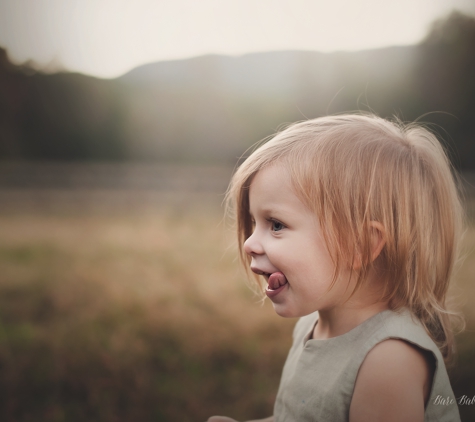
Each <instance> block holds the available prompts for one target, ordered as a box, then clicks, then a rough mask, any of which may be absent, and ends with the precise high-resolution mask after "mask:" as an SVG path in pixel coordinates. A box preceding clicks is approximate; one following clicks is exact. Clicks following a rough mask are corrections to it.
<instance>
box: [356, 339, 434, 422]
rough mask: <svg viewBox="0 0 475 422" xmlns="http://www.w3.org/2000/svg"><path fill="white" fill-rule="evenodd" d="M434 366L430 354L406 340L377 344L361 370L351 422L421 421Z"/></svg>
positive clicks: (385, 341)
mask: <svg viewBox="0 0 475 422" xmlns="http://www.w3.org/2000/svg"><path fill="white" fill-rule="evenodd" d="M435 365H436V364H435V360H434V357H433V355H432V354H431V353H429V352H427V351H424V350H423V349H421V348H419V347H416V346H415V345H413V344H411V343H409V342H407V341H404V340H401V339H393V338H390V339H386V340H384V341H382V342H380V343H378V344H376V345H375V346H374V347H373V348H372V349H371V350H370V351H369V352H368V354H367V355H366V357H365V359H364V361H363V363H362V364H361V366H360V368H359V371H358V376H357V378H356V383H355V388H354V393H353V398H352V401H351V406H350V420H352V421H359V420H370V419H371V420H372V419H374V418H375V417H376V419H380V418H384V420H386V421H388V420H391V419H388V417H390V418H395V419H394V420H421V421H422V420H423V419H424V408H425V405H426V403H427V401H428V400H429V395H430V389H431V386H432V380H433V377H434V371H435ZM375 397H378V400H376V401H375V400H374V398H375ZM401 403H404V406H401Z"/></svg>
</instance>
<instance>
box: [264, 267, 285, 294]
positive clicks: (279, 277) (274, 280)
mask: <svg viewBox="0 0 475 422" xmlns="http://www.w3.org/2000/svg"><path fill="white" fill-rule="evenodd" d="M267 283H268V286H267V289H266V295H267V296H268V297H269V298H270V297H273V296H276V295H277V294H279V293H280V292H281V291H282V290H283V289H284V287H285V286H286V284H288V281H287V278H286V277H285V275H284V274H283V273H281V272H280V271H277V272H275V273H272V274H271V275H270V276H269V278H268V280H267Z"/></svg>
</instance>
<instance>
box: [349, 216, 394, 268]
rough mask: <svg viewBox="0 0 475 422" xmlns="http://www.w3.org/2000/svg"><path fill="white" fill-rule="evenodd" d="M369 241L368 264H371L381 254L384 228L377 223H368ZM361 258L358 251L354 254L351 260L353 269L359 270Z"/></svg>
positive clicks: (384, 240)
mask: <svg viewBox="0 0 475 422" xmlns="http://www.w3.org/2000/svg"><path fill="white" fill-rule="evenodd" d="M369 229H370V239H371V245H370V246H371V257H370V262H373V261H374V260H375V259H376V258H377V257H378V256H379V254H380V253H381V251H382V250H383V248H384V245H385V244H386V236H385V234H386V231H385V230H384V226H383V225H382V224H381V223H380V222H379V221H370V222H369ZM362 261H363V258H362V256H361V252H360V250H359V249H357V250H356V252H355V257H354V259H353V269H354V270H359V269H361V267H362V266H363V262H362Z"/></svg>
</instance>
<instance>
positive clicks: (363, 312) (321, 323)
mask: <svg viewBox="0 0 475 422" xmlns="http://www.w3.org/2000/svg"><path fill="white" fill-rule="evenodd" d="M388 308H389V306H388V303H387V302H376V303H373V304H371V305H367V304H365V305H364V306H361V305H360V306H358V304H357V303H350V302H348V303H347V304H346V306H342V307H338V308H332V309H330V310H321V311H319V312H318V323H317V324H316V325H315V328H314V330H313V336H312V338H313V339H316V340H324V339H328V338H332V337H337V336H341V335H342V334H345V333H347V332H348V331H351V330H352V329H353V328H355V327H357V326H358V325H360V324H361V323H363V322H364V321H366V320H367V319H369V318H371V317H372V316H374V315H376V314H378V313H379V312H382V311H384V310H386V309H388Z"/></svg>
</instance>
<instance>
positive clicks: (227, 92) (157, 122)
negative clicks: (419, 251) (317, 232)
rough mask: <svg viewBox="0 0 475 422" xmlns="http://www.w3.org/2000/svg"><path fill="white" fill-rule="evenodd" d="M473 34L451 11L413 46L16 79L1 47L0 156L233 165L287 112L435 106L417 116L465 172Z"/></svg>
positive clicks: (474, 79) (470, 149) (474, 161)
mask: <svg viewBox="0 0 475 422" xmlns="http://www.w3.org/2000/svg"><path fill="white" fill-rule="evenodd" d="M447 34H450V36H448V35H447ZM454 34H455V35H454ZM474 34H475V19H474V18H472V17H468V16H465V15H462V14H459V13H454V14H452V15H451V16H449V17H448V18H447V19H445V20H443V21H440V22H438V23H436V24H434V27H433V29H432V31H431V32H430V33H429V35H428V36H427V38H426V39H425V40H424V42H422V43H421V44H419V45H416V46H404V47H388V48H384V49H377V50H368V51H360V52H335V53H318V52H311V51H280V52H267V53H253V54H247V55H244V56H240V57H228V56H219V55H208V56H202V57H196V58H191V59H186V60H176V61H168V62H158V63H151V64H147V65H144V66H140V67H138V68H135V69H133V70H132V71H130V72H128V73H127V74H125V75H123V76H121V77H119V78H116V79H113V80H101V79H97V78H92V77H87V76H84V75H79V74H68V73H60V74H55V75H43V74H40V73H36V74H33V75H26V74H25V72H22V68H21V67H15V66H13V65H11V64H10V63H9V62H8V60H7V58H6V55H5V53H4V54H3V55H0V93H2V95H1V96H0V110H1V111H2V112H1V113H0V141H1V142H0V158H3V159H35V160H102V161H103V160H140V161H160V162H181V163H186V162H192V163H234V162H235V161H236V159H237V157H239V156H240V155H241V154H242V153H243V152H244V151H245V150H246V149H247V148H248V147H249V146H250V145H252V144H253V143H255V142H256V141H258V140H260V139H262V138H264V137H266V136H269V135H271V134H272V133H274V132H275V131H276V130H277V129H278V128H279V127H281V125H282V124H285V123H290V122H293V121H296V120H302V119H305V118H312V117H317V116H321V115H325V114H328V113H338V112H345V111H354V110H364V111H369V110H371V111H375V112H376V113H378V114H379V115H381V116H385V117H390V116H393V115H395V114H396V115H398V116H399V117H400V118H402V119H403V120H415V119H417V118H418V117H420V116H422V115H423V114H425V113H430V112H439V111H440V112H444V113H446V114H442V113H439V114H433V115H429V116H428V117H426V118H424V120H426V121H429V122H432V123H434V124H436V125H439V126H441V127H443V128H444V129H445V130H446V131H447V133H448V135H446V136H445V138H446V140H447V142H448V143H450V144H451V145H452V146H451V149H452V150H454V151H456V152H455V153H454V154H453V157H452V158H453V160H454V163H455V164H456V165H457V166H458V167H461V168H472V169H473V168H475V141H474V140H475V119H473V116H474V115H475V76H474V75H475V35H474ZM30 73H31V72H30ZM450 115H453V116H455V117H451V116H450Z"/></svg>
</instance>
